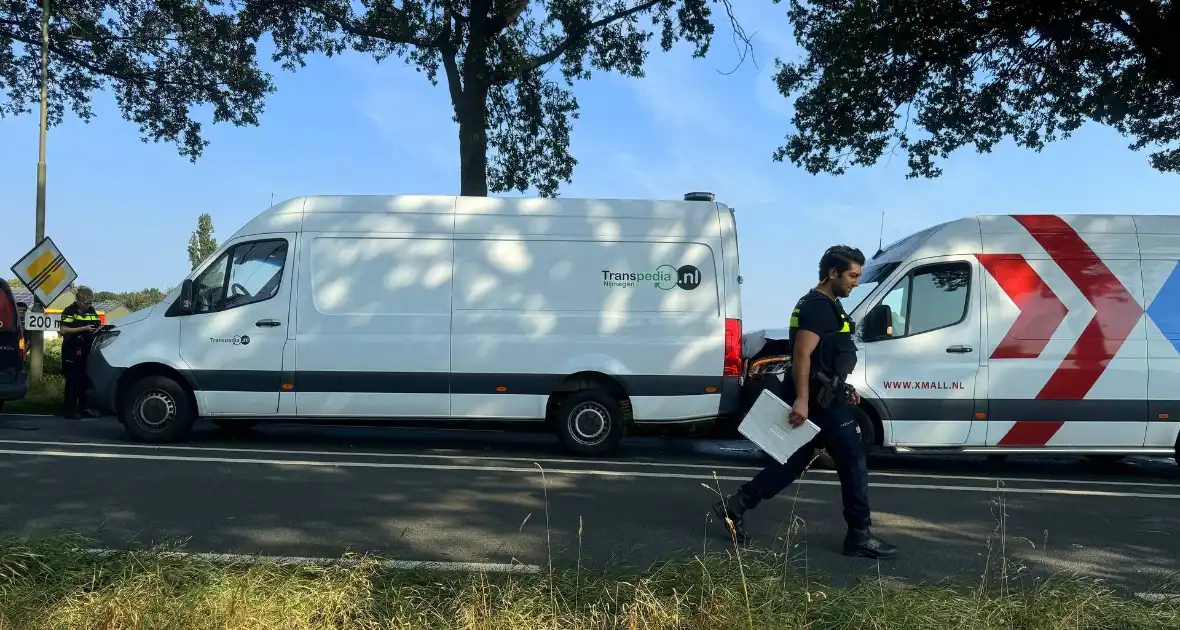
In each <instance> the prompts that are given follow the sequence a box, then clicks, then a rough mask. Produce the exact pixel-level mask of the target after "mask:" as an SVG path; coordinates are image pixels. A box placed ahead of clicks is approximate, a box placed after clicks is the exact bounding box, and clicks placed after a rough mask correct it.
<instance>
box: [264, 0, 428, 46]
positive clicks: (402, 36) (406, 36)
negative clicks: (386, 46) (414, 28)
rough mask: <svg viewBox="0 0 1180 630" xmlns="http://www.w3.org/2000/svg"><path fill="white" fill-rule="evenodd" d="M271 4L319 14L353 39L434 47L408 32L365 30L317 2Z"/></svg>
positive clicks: (283, 0)
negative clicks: (338, 26) (359, 38)
mask: <svg viewBox="0 0 1180 630" xmlns="http://www.w3.org/2000/svg"><path fill="white" fill-rule="evenodd" d="M273 4H275V5H279V6H289V7H295V8H299V9H307V10H308V11H314V12H316V13H319V14H320V15H322V16H324V17H326V18H328V19H329V20H332V21H334V22H336V23H337V24H338V25H340V30H342V31H344V32H345V33H347V34H349V35H353V36H355V37H368V38H370V39H380V40H382V41H386V42H390V43H392V44H406V45H408V46H415V47H417V48H433V47H434V42H432V41H430V40H425V39H418V38H417V37H415V36H414V35H413V34H412V33H409V32H402V33H396V32H385V31H382V30H375V29H371V28H366V27H364V26H362V25H361V24H359V23H357V21H356V20H355V19H353V18H350V17H348V16H343V15H340V14H339V13H336V12H335V11H334V10H332V9H331V8H329V7H327V6H324V5H322V4H320V3H318V2H299V1H297V0H296V1H289V0H276V2H274V3H273Z"/></svg>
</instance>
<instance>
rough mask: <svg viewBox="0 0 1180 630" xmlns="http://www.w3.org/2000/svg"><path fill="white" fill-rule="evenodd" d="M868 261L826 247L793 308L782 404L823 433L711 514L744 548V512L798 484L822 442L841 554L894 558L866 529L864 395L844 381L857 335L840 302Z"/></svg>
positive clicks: (796, 421)
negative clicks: (831, 470) (839, 502)
mask: <svg viewBox="0 0 1180 630" xmlns="http://www.w3.org/2000/svg"><path fill="white" fill-rule="evenodd" d="M864 263H865V257H864V254H863V253H861V251H860V250H859V249H855V248H853V247H849V246H847V245H836V246H833V247H830V248H828V250H827V251H826V252H824V255H823V257H822V258H821V259H820V262H819V280H820V282H819V284H818V285H817V286H816V287H815V288H813V289H811V290H810V291H808V292H807V294H806V295H804V296H803V297H802V298H800V300H799V301H798V303H797V304H796V305H795V310H794V311H793V312H792V314H791V324H790V336H789V343H790V346H791V375H790V378H788V379H786V380H785V381H784V383H783V394H784V396H783V399H784V400H794V404H793V405H792V409H791V414H790V418H789V420H788V422H790V424H791V425H792V426H799V425H801V424H803V421H804V420H805V419H810V420H811V421H812V422H813V423H815V424H816V425H817V426H818V427H819V428H820V432H819V434H818V435H816V437H815V439H813V440H812V441H811V443H809V444H807V445H806V446H804V447H803V448H800V449H799V450H798V451H796V452H795V454H794V455H792V456H791V457H790V458H789V459H788V460H787V462H786V463H785V464H779V463H778V462H774V463H772V464H770V465H769V466H767V467H766V468H764V469H762V471H761V472H759V473H758V474H757V475H755V476H754V478H753V479H751V480H750V481H748V482H746V483H745V484H743V485H742V486H741V487H740V488H739V489H738V491H737V492H736V493H734V494H732V495H729V496H727V497H725V498H724V499H722V500H721V501H718V502H717V503H715V504H714V505H713V513H714V514H715V515H716V516H717V518H719V519H721V522H722V524H725V521H726V516H728V518H729V520H730V521H731V522H732V523H733V534H734V537H735V538H736V539H737V541H738V543H739V544H745V543H746V542H747V541H748V540H749V536H748V535H747V534H746V530H745V527H744V521H745V518H744V517H745V513H746V512H747V511H749V510H752V509H754V507H755V506H757V505H758V504H759V503H760V502H762V501H765V500H766V499H769V498H771V497H773V496H775V495H776V494H778V493H779V492H781V491H782V490H783V489H785V488H786V487H787V486H788V485H790V484H791V482H793V481H795V480H796V479H798V478H799V476H800V475H801V474H803V471H804V470H806V468H807V466H808V464H809V463H810V462H811V460H812V458H813V457H814V455H815V450H816V448H817V447H818V446H820V445H822V446H823V447H824V448H825V449H826V450H827V452H828V454H829V455H831V457H832V459H833V460H834V461H835V463H836V471H837V473H839V476H840V490H841V494H842V495H843V500H844V521H845V522H846V523H847V524H848V534H847V535H846V536H845V538H844V551H843V553H844V555H847V556H863V557H868V558H887V557H891V556H893V555H895V554H896V553H897V549H896V548H895V547H894V546H893V545H890V544H889V543H887V542H885V541H883V540H881V539H880V538H877V537H876V536H875V535H873V533H872V531H871V530H870V529H869V527H870V525H871V519H870V514H869V497H868V489H869V488H868V486H869V479H868V462H867V455H866V453H865V451H864V449H863V448H862V446H861V443H860V437H859V434H858V432H857V430H856V417H855V416H854V415H853V405H857V404H859V403H860V395H859V394H857V393H856V390H854V389H853V388H852V387H851V386H849V385H847V384H846V383H845V382H844V378H846V377H847V376H848V374H850V373H851V372H852V369H853V368H854V367H855V366H856V345H855V343H854V342H853V335H854V334H855V332H856V331H855V325H854V324H853V323H852V322H851V320H849V319H848V315H847V314H846V313H845V312H844V307H843V306H841V304H840V300H839V298H842V297H848V294H849V293H850V292H851V291H852V289H853V288H855V287H856V286H857V285H858V284H859V283H860V274H861V267H862V266H863V265H864Z"/></svg>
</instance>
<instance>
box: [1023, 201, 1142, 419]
mask: <svg viewBox="0 0 1180 630" xmlns="http://www.w3.org/2000/svg"><path fill="white" fill-rule="evenodd" d="M1013 218H1014V219H1016V220H1017V221H1018V222H1019V223H1020V224H1021V225H1023V226H1024V229H1026V230H1028V232H1029V234H1031V235H1032V237H1033V238H1034V239H1036V241H1037V242H1038V243H1040V244H1041V247H1044V248H1045V251H1046V252H1048V253H1049V256H1050V257H1051V258H1052V259H1053V260H1054V262H1056V263H1057V264H1058V265H1059V266H1060V267H1061V270H1062V271H1064V272H1065V275H1066V276H1068V277H1069V279H1070V281H1072V282H1073V283H1074V285H1075V286H1077V288H1078V290H1079V291H1081V292H1082V295H1084V296H1086V300H1088V301H1089V302H1090V304H1091V305H1093V307H1094V316H1093V317H1092V318H1091V319H1090V322H1089V323H1088V324H1086V328H1085V329H1084V330H1083V331H1082V334H1081V335H1080V336H1078V340H1077V342H1075V343H1074V345H1073V347H1072V348H1070V350H1069V353H1068V354H1066V355H1065V359H1064V360H1062V362H1061V365H1059V366H1057V370H1056V371H1055V372H1053V375H1052V376H1050V377H1049V380H1048V382H1046V383H1045V386H1044V387H1042V388H1041V391H1040V393H1038V394H1037V398H1043V399H1058V400H1060V399H1070V400H1074V399H1080V398H1085V397H1086V394H1087V393H1089V391H1090V389H1091V388H1092V387H1094V383H1097V382H1098V378H1099V377H1100V376H1102V373H1103V372H1104V371H1106V366H1107V365H1109V364H1110V360H1111V359H1113V358H1114V356H1115V354H1117V353H1118V351H1119V348H1121V347H1122V345H1123V342H1125V341H1126V340H1127V337H1129V336H1130V335H1131V333H1132V332H1134V330H1135V325H1136V324H1138V323H1139V318H1140V317H1142V316H1143V307H1142V306H1140V305H1139V302H1137V301H1136V300H1135V298H1134V297H1133V296H1132V295H1131V293H1130V292H1129V291H1127V288H1126V287H1125V286H1123V283H1122V282H1120V281H1119V279H1118V277H1117V276H1115V275H1114V274H1113V273H1112V272H1111V271H1110V269H1109V268H1108V267H1107V266H1106V263H1104V262H1102V259H1101V258H1099V257H1098V254H1095V253H1094V250H1092V249H1090V246H1089V245H1087V244H1086V242H1085V241H1084V240H1082V237H1081V236H1079V235H1078V233H1077V232H1075V231H1074V229H1073V228H1072V227H1070V226H1069V224H1068V223H1066V222H1065V221H1063V220H1062V219H1061V217H1057V216H1032V215H1024V216H1015V217H1013Z"/></svg>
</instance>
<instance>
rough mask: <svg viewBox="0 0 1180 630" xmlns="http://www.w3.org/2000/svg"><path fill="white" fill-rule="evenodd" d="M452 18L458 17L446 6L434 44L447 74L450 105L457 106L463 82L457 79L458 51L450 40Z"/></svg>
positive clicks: (456, 19)
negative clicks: (440, 28) (441, 27)
mask: <svg viewBox="0 0 1180 630" xmlns="http://www.w3.org/2000/svg"><path fill="white" fill-rule="evenodd" d="M452 20H455V21H458V18H457V16H455V15H454V13H453V10H452V9H451V7H450V6H448V7H447V10H446V12H445V13H444V14H443V21H444V25H443V29H442V32H441V33H439V34H438V39H437V40H435V44H436V46H437V47H438V52H439V55H440V56H441V57H442V62H443V70H444V71H445V72H446V74H447V89H448V90H449V91H450V93H451V105H452V107H456V108H457V107H458V104H459V103H460V102H461V100H462V98H463V83H462V81H461V80H460V79H459V62H458V54H459V53H458V51H457V50H456V49H455V44H454V42H452V41H451V38H452V36H453V29H452V27H451V24H452ZM455 113H456V114H458V113H459V112H458V111H456V112H455Z"/></svg>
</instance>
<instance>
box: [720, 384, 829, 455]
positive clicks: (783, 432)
mask: <svg viewBox="0 0 1180 630" xmlns="http://www.w3.org/2000/svg"><path fill="white" fill-rule="evenodd" d="M790 413H791V406H790V405H788V404H787V403H785V402H783V401H782V400H781V399H779V397H778V396H775V395H774V394H772V393H770V390H766V389H764V390H762V393H761V394H759V395H758V400H756V401H754V406H753V407H750V411H748V412H746V417H745V418H742V423H741V424H739V425H738V431H739V432H740V433H741V434H742V435H744V436H746V439H748V440H750V441H751V442H753V443H754V444H756V445H758V448H760V449H762V450H763V451H765V452H766V453H767V454H768V455H770V456H771V457H773V458H774V459H775V460H776V461H778V463H780V464H785V463H786V462H787V459H789V458H790V457H791V456H792V455H794V454H795V451H798V450H799V449H801V448H803V446H804V445H806V444H807V443H808V442H810V441H811V440H812V439H814V438H815V436H816V435H817V434H819V427H818V426H816V425H815V423H814V422H812V421H811V420H805V421H803V424H801V425H799V426H797V427H793V426H791V425H790V423H789V422H788V418H789V416H790Z"/></svg>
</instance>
